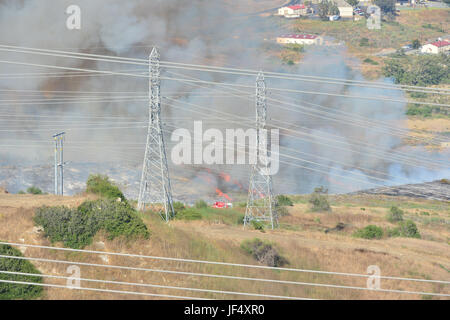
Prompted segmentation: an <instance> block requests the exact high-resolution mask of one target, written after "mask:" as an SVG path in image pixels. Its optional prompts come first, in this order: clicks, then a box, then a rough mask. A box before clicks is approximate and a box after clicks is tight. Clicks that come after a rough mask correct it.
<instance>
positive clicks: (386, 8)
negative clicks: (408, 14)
mask: <svg viewBox="0 0 450 320" xmlns="http://www.w3.org/2000/svg"><path fill="white" fill-rule="evenodd" d="M373 3H374V4H375V5H377V6H378V7H380V10H381V12H382V13H383V14H385V15H395V0H374V1H373Z"/></svg>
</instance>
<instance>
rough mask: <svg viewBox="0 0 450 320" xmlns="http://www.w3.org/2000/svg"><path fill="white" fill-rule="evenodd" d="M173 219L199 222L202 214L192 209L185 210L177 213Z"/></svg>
mask: <svg viewBox="0 0 450 320" xmlns="http://www.w3.org/2000/svg"><path fill="white" fill-rule="evenodd" d="M175 218H177V219H180V220H200V219H202V214H201V213H200V212H198V210H196V209H194V208H187V209H184V210H180V211H177V213H176V215H175Z"/></svg>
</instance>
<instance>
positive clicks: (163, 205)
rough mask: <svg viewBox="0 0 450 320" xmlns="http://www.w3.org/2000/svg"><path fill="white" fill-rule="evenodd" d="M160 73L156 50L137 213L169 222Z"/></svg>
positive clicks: (151, 65)
mask: <svg viewBox="0 0 450 320" xmlns="http://www.w3.org/2000/svg"><path fill="white" fill-rule="evenodd" d="M160 75H161V71H160V56H159V53H158V50H157V49H156V48H153V50H152V53H151V54H150V59H149V76H150V86H149V123H148V134H147V146H146V148H145V157H144V165H143V168H142V177H141V185H140V189H139V200H138V209H139V210H145V208H146V206H148V207H149V209H150V210H152V211H155V212H157V213H159V214H160V215H161V216H162V218H163V219H164V220H166V221H169V219H170V218H172V217H173V216H174V210H173V201H172V188H171V185H170V178H169V168H168V165H167V156H166V148H165V144H164V137H163V131H162V126H161V93H160V89H161V76H160Z"/></svg>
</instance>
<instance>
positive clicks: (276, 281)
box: [0, 255, 450, 297]
mask: <svg viewBox="0 0 450 320" xmlns="http://www.w3.org/2000/svg"><path fill="white" fill-rule="evenodd" d="M0 258H11V259H18V260H31V261H41V262H52V263H61V264H71V265H81V266H89V267H103V268H107V269H108V268H110V269H123V270H134V271H146V272H157V273H169V274H181V275H189V276H199V277H212V278H222V279H233V280H248V281H259V282H270V283H283V284H292V285H294V284H295V285H303V286H317V287H327V288H340V289H353V290H369V291H379V292H391V293H404V294H421V295H430V296H442V297H450V294H444V293H431V292H430V293H428V292H418V291H405V290H394V289H370V288H364V287H353V286H341V285H332V284H323V283H309V282H297V281H288V280H274V279H264V278H250V277H240V276H228V275H219V274H209V273H196V272H184V271H174V270H165V269H148V268H140V267H128V266H117V265H105V264H97V263H87V262H76V261H63V260H54V259H45V258H32V257H19V256H7V255H0ZM273 269H287V268H273ZM294 270H295V269H294ZM366 277H368V276H366ZM380 278H381V277H380Z"/></svg>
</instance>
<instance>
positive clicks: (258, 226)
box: [250, 220, 264, 232]
mask: <svg viewBox="0 0 450 320" xmlns="http://www.w3.org/2000/svg"><path fill="white" fill-rule="evenodd" d="M250 225H251V226H252V227H253V229H255V230H259V231H261V232H264V223H262V222H261V221H258V220H251V221H250Z"/></svg>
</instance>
